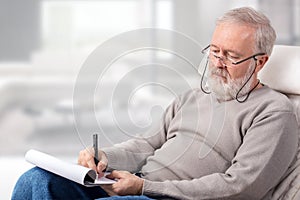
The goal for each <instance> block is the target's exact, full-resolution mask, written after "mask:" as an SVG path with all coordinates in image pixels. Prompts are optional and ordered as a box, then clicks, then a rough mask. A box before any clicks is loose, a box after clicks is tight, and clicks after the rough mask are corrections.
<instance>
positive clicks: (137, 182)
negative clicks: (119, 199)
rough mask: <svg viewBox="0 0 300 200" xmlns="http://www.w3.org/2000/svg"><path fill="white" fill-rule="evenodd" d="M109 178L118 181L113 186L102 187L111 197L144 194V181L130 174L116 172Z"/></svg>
mask: <svg viewBox="0 0 300 200" xmlns="http://www.w3.org/2000/svg"><path fill="white" fill-rule="evenodd" d="M107 178H111V179H116V180H117V182H116V183H114V184H112V185H102V186H101V187H102V188H103V189H104V190H105V191H106V192H107V193H108V194H109V195H110V196H113V195H121V196H123V195H141V194H142V190H143V184H144V180H143V179H141V178H140V177H138V176H136V175H134V174H131V173H130V172H127V171H117V170H114V171H112V173H111V174H110V175H108V176H107Z"/></svg>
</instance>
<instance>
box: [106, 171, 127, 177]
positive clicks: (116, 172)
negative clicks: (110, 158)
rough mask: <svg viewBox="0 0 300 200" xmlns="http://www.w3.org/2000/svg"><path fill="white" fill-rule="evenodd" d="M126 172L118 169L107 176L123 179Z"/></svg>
mask: <svg viewBox="0 0 300 200" xmlns="http://www.w3.org/2000/svg"><path fill="white" fill-rule="evenodd" d="M124 175H125V174H124V172H123V171H118V170H113V171H112V172H111V173H110V174H109V175H107V176H106V177H107V178H110V179H121V178H124Z"/></svg>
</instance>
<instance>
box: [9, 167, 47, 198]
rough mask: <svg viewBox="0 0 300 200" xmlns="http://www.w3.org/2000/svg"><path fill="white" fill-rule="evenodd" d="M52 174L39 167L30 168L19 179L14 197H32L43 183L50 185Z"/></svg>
mask: <svg viewBox="0 0 300 200" xmlns="http://www.w3.org/2000/svg"><path fill="white" fill-rule="evenodd" d="M51 176H53V175H52V174H51V173H49V172H47V171H45V170H43V169H40V168H38V167H34V168H32V169H30V170H28V171H27V172H25V173H24V174H23V175H22V176H20V178H19V179H18V181H17V183H16V185H15V187H14V190H13V193H12V199H31V197H32V195H33V191H34V192H38V190H39V189H41V188H42V187H41V186H42V185H48V184H49V182H51V179H52V178H51ZM21 197H22V198H21Z"/></svg>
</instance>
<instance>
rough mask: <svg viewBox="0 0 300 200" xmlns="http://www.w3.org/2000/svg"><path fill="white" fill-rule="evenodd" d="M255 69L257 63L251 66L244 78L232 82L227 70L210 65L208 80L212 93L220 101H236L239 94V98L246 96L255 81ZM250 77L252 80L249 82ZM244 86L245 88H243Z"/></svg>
mask: <svg viewBox="0 0 300 200" xmlns="http://www.w3.org/2000/svg"><path fill="white" fill-rule="evenodd" d="M254 68H255V63H253V64H250V66H249V68H248V70H247V72H246V73H245V75H244V76H243V77H241V78H238V79H235V80H232V79H231V78H230V75H229V73H228V71H227V70H226V69H225V68H218V67H216V66H213V65H212V64H210V65H209V68H208V78H207V83H208V86H209V88H210V90H211V92H212V93H213V94H214V95H215V96H216V98H217V99H218V100H219V101H229V100H232V99H235V98H236V96H237V94H238V92H239V95H238V97H241V96H244V95H245V94H247V93H248V92H249V91H250V90H251V86H252V82H253V80H254V77H253V76H252V73H253V70H254ZM216 75H217V76H216ZM220 76H222V77H225V78H226V80H227V82H225V81H224V79H223V78H222V77H220ZM250 76H251V78H250V80H249V81H248V82H247V80H248V79H249V77H250ZM246 82H247V83H246ZM245 83H246V84H245ZM244 84H245V86H244V87H243V85H244ZM242 87H243V88H242ZM241 88H242V89H241ZM240 90H241V91H240Z"/></svg>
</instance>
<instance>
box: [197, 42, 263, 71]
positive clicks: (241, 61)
mask: <svg viewBox="0 0 300 200" xmlns="http://www.w3.org/2000/svg"><path fill="white" fill-rule="evenodd" d="M208 48H210V44H209V45H208V46H207V47H205V48H204V49H202V50H201V53H203V54H204V53H205V51H206V50H207V49H208ZM264 55H266V53H256V54H254V55H252V56H249V57H247V58H244V59H242V60H240V61H237V62H233V61H231V60H229V59H228V58H227V57H225V58H226V59H227V60H228V61H230V62H231V64H232V65H239V64H241V63H243V62H245V61H247V60H249V59H251V58H253V59H254V60H255V61H256V60H257V58H256V56H264ZM213 56H214V57H216V58H218V59H221V57H220V56H217V55H213ZM224 64H225V63H224ZM225 66H227V65H225Z"/></svg>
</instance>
